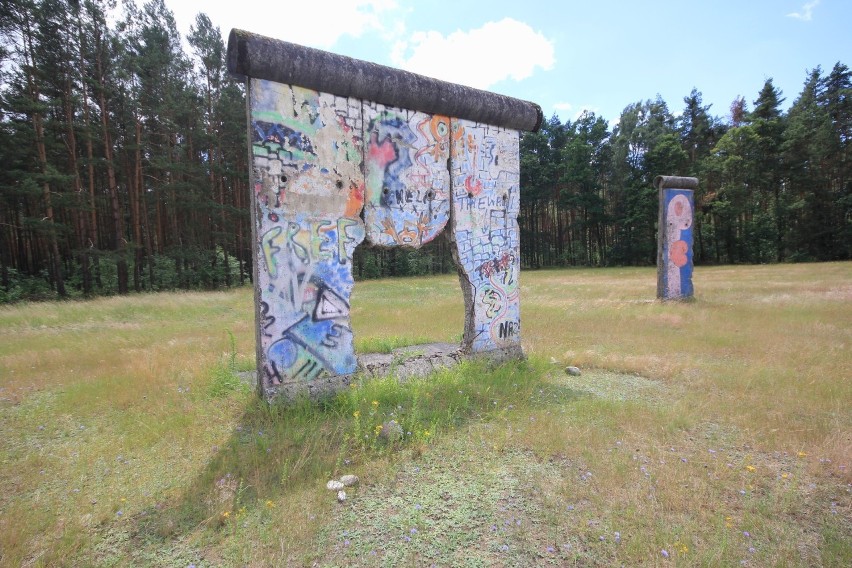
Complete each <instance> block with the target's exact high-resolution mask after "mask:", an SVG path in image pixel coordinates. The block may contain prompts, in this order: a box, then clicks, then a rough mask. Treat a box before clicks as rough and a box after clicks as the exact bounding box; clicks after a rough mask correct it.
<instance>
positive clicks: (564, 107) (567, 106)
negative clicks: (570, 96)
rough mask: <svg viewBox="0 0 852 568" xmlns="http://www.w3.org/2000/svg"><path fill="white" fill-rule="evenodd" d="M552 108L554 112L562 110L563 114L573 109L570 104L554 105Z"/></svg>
mask: <svg viewBox="0 0 852 568" xmlns="http://www.w3.org/2000/svg"><path fill="white" fill-rule="evenodd" d="M553 108H554V109H556V110H564V111H565V112H568V111H569V110H571V109H572V108H574V105H572V104H571V103H556V104H555V105H553Z"/></svg>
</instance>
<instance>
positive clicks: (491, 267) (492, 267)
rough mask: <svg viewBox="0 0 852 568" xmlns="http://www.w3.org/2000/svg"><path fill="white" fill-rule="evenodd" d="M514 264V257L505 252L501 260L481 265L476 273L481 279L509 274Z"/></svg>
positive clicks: (492, 260) (496, 259)
mask: <svg viewBox="0 0 852 568" xmlns="http://www.w3.org/2000/svg"><path fill="white" fill-rule="evenodd" d="M514 262H515V257H514V255H512V253H510V252H504V253H503V256H501V257H500V258H493V259H491V260H487V261H485V262H483V263H482V264H480V265H479V266H478V267H477V268H476V272H477V273H478V274H479V277H480V278H491V276H492V275H493V274H500V273H507V272H508V271H509V269H510V268H511V266H512V264H513V263H514Z"/></svg>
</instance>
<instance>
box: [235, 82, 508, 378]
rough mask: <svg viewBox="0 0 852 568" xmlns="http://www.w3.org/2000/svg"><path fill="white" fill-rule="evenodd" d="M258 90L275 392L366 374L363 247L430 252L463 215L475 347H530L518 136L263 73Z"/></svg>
mask: <svg viewBox="0 0 852 568" xmlns="http://www.w3.org/2000/svg"><path fill="white" fill-rule="evenodd" d="M250 95H251V96H250V111H251V132H252V135H251V138H252V140H251V144H252V156H253V170H252V175H253V180H254V194H255V195H254V197H255V199H254V211H253V219H254V223H255V227H254V229H255V231H254V235H255V242H256V259H255V261H256V262H255V266H256V276H257V278H256V286H257V290H258V296H259V298H258V312H257V313H258V326H259V334H258V338H259V341H258V358H259V369H260V372H261V380H262V384H263V386H264V387H266V388H271V387H277V386H281V385H290V384H300V383H304V382H306V381H315V380H317V379H321V378H323V377H325V376H339V375H346V374H350V373H353V372H354V371H355V367H356V364H357V360H356V357H355V353H354V348H353V334H352V329H351V325H350V316H351V309H350V303H349V300H350V296H351V292H352V287H353V284H354V281H353V277H352V258H353V255H354V252H355V249H356V247H357V246H358V245H359V244H360V243H361V242H363V241H364V240H365V239H369V241H370V242H371V243H373V244H377V245H380V246H411V247H419V246H421V245H423V244H424V243H426V242H429V241H430V240H432V239H434V238H435V237H436V236H437V235H438V234H439V233H440V231H441V230H443V228H444V227H445V225H446V224H447V223H448V222H449V220H450V219H451V218H452V219H453V226H452V235H451V240H453V241H454V242H455V247H454V249H455V250H454V258H455V260H456V262H457V264H458V265H459V267H460V274H463V277H462V286H463V287H464V286H466V287H467V288H466V290H465V297H469V298H472V299H473V301H472V303H473V306H467V307H466V315H465V318H466V320H465V332H464V338H463V344H464V347H465V348H466V349H467V350H468V351H472V352H487V351H491V350H495V349H503V348H511V347H517V348H518V349H520V330H521V323H520V310H519V293H518V277H519V273H520V268H519V258H520V254H519V230H518V224H517V216H518V211H519V207H520V202H519V189H518V180H519V150H518V138H519V136H518V132H517V131H514V130H506V129H501V128H498V127H493V126H487V125H482V124H478V123H474V122H470V121H462V120H458V119H450V118H447V117H444V116H438V115H429V114H425V113H422V112H415V111H410V110H404V109H398V108H391V107H385V106H383V105H381V104H377V103H371V102H366V101H357V100H353V99H346V98H343V97H335V96H332V95H330V94H326V93H318V92H314V91H310V90H308V89H302V88H300V87H291V86H288V85H282V84H278V83H273V82H269V81H262V80H256V79H252V80H251V83H250ZM364 141H366V143H363V142H364ZM451 156H452V157H451ZM450 207H452V215H451V209H450ZM362 213H363V217H362ZM362 219H363V221H362Z"/></svg>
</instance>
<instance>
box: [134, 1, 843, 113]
mask: <svg viewBox="0 0 852 568" xmlns="http://www.w3.org/2000/svg"><path fill="white" fill-rule="evenodd" d="M139 2H140V3H141V0H139ZM165 3H166V5H167V6H168V7H169V8H170V9H171V10H172V11H173V12H174V15H175V19H176V22H177V25H178V29H179V30H180V31H181V33H182V34H184V36H185V35H186V34H187V33H188V32H189V29H190V26H192V25H193V23H194V21H195V17H196V15H197V14H198V12H199V11H203V12H204V13H206V14H207V16H208V17H209V18H210V20H211V21H212V22H213V24H214V25H215V26H218V27H219V28H220V29H221V31H222V35H223V37H224V39H225V41H226V42H227V37H228V34H229V32H230V30H231V28H240V29H244V30H248V31H251V32H254V33H258V34H261V35H266V36H269V37H273V38H277V39H282V40H286V41H290V42H293V43H298V44H302V45H306V46H309V47H314V48H318V49H324V50H326V51H331V52H334V53H339V54H342V55H347V56H350V57H355V58H358V59H364V60H367V61H371V62H374V63H380V64H382V65H388V66H391V67H396V68H400V69H405V70H407V71H413V72H415V73H420V74H423V75H428V76H431V77H436V78H438V79H443V80H446V81H452V82H457V83H462V84H465V85H469V86H472V87H477V88H480V89H486V90H489V91H494V92H497V93H501V94H504V95H509V96H512V97H517V98H520V99H524V100H528V101H533V102H536V103H538V104H539V105H540V106H541V107H542V110H543V111H544V115H545V117H548V118H549V117H551V116H552V115H554V114H555V115H557V116H558V117H559V118H560V119H561V120H562V121H563V122H564V121H566V120H575V119H576V118H577V117H578V116H579V115H580V113H582V112H583V111H586V110H588V111H592V112H594V113H595V114H597V115H598V116H602V117H603V118H604V119H606V120H607V121H608V122H610V124H614V123H616V122H617V121H618V117H619V116H620V114H621V112H622V111H623V110H624V108H625V107H626V106H627V105H629V104H631V103H635V102H638V101H643V100H646V99H654V98H656V96H657V95H660V96H661V97H662V98H663V100H665V101H666V103H667V104H668V106H669V110H670V111H671V112H673V113H674V114H679V113H680V112H681V111H682V110H683V107H684V106H685V105H684V103H683V98H684V97H686V96H687V95H689V93H690V92H691V91H692V89H693V88H696V89H698V91H699V92H701V94H702V98H703V104H704V105H705V106H706V105H712V106H711V108H710V113H711V114H713V115H715V116H719V117H721V118H727V117H728V116H729V109H730V105H731V102H732V101H733V100H734V99H735V98H736V97H738V96H743V97H745V100H746V102H747V103H748V105H749V108H752V106H753V104H752V103H753V101H754V100H755V99H756V98H757V94H758V92H759V91H760V89H761V87H762V86H763V84H764V82H765V81H766V80H767V79H769V78H771V79H772V80H773V84H774V85H775V87H776V88H778V89H780V90H781V92H782V96H783V97H784V98H785V99H786V100H785V101H784V102H783V104H782V107H783V109H784V110H786V109H787V108H788V107H789V105H790V104H792V103H793V101H794V100H795V99H796V97H797V96H798V94H799V93H800V91H801V89H802V86H803V84H804V82H805V79H806V76H807V72H808V71H809V70H811V69H814V68H815V67H817V66H821V67H822V69H823V72H824V74H827V73H828V72H830V71H831V68H832V67H833V66H834V64H835V63H837V62H838V61H839V62H841V63H843V64H845V65H847V66H852V33H851V32H850V30H852V1H850V0H704V1H699V0H680V1H678V0H642V1H638V0H623V1H616V0H584V1H575V0H524V1H520V0H512V1H506V0H487V1H480V0H429V1H428V2H427V1H423V0H421V1H414V0H313V1H311V0H308V1H302V2H288V1H279V2H277V3H276V2H270V1H268V0H263V1H261V0H237V1H233V0H223V1H214V2H209V3H199V2H197V1H195V0H165Z"/></svg>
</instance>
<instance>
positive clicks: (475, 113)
mask: <svg viewBox="0 0 852 568" xmlns="http://www.w3.org/2000/svg"><path fill="white" fill-rule="evenodd" d="M228 71H229V72H230V73H232V74H233V75H236V76H238V77H251V78H255V79H266V80H269V81H276V82H278V83H285V84H289V85H300V86H302V87H307V88H309V89H313V90H316V91H321V92H326V93H334V94H336V95H339V96H342V97H354V98H357V99H361V100H365V101H375V102H377V103H382V104H385V105H388V106H395V107H399V108H405V109H411V110H419V111H422V112H425V113H429V114H440V115H444V116H453V117H457V118H464V119H467V120H472V121H476V122H481V123H484V124H493V125H498V126H502V127H505V128H511V129H515V130H529V131H533V132H535V131H536V130H538V129H539V127H540V126H541V123H542V121H543V119H544V115H543V113H542V112H541V107H539V106H538V105H537V104H535V103H532V102H529V101H522V100H520V99H515V98H512V97H507V96H505V95H499V94H497V93H491V92H488V91H481V90H479V89H474V88H471V87H466V86H464V85H458V84H455V83H447V82H446V81H439V80H438V79H433V78H431V77H424V76H423V75H418V74H416V73H410V72H408V71H402V70H400V69H394V68H392V67H386V66H384V65H378V64H376V63H370V62H368V61H363V60H360V59H354V58H352V57H346V56H344V55H338V54H335V53H329V52H327V51H321V50H319V49H312V48H310V47H305V46H302V45H296V44H294V43H289V42H286V41H281V40H277V39H273V38H269V37H265V36H261V35H258V34H254V33H251V32H247V31H245V30H237V29H233V30H231V33H230V36H229V37H228Z"/></svg>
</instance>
